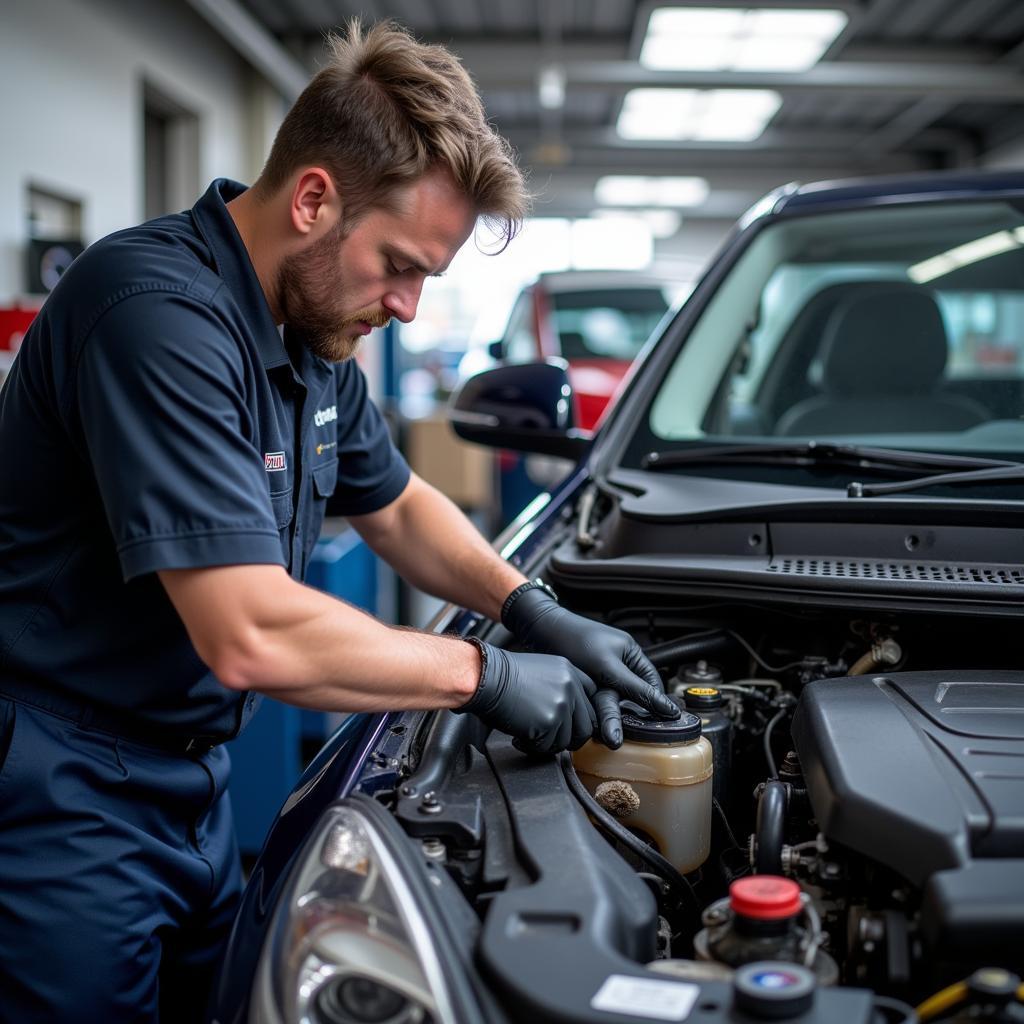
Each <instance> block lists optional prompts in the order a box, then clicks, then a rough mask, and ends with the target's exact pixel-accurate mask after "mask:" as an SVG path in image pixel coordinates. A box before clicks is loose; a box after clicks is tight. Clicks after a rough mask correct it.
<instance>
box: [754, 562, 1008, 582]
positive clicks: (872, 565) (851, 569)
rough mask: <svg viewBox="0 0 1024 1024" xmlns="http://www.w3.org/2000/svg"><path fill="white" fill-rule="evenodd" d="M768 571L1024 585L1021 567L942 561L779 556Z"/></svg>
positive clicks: (843, 576) (804, 574)
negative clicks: (949, 563) (881, 560)
mask: <svg viewBox="0 0 1024 1024" xmlns="http://www.w3.org/2000/svg"><path fill="white" fill-rule="evenodd" d="M768 571H769V572H777V573H783V574H786V575H790V576H831V577H839V578H845V579H851V578H852V579H872V580H913V581H917V582H922V583H988V584H995V585H997V586H1014V585H1016V586H1024V569H1008V568H1006V567H1005V566H994V565H943V564H942V563H941V562H868V561H860V560H852V559H839V558H780V559H778V560H776V561H773V562H772V563H771V564H770V565H769V566H768Z"/></svg>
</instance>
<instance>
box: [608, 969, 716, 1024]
mask: <svg viewBox="0 0 1024 1024" xmlns="http://www.w3.org/2000/svg"><path fill="white" fill-rule="evenodd" d="M699 995H700V986H699V985H691V984H690V983H689V982H685V981H657V980H655V979H654V978H631V977H630V976H629V975H628V974H612V975H611V976H609V977H608V978H606V979H605V982H604V984H603V985H602V986H601V987H600V988H599V989H598V990H597V992H596V993H595V994H594V998H593V999H591V1000H590V1005H591V1007H592V1008H593V1009H595V1010H605V1011H606V1012H608V1013H624V1014H626V1015H628V1016H630V1017H647V1018H648V1019H654V1020H686V1018H687V1017H688V1016H689V1015H690V1010H692V1009H693V1004H694V1003H695V1002H696V1001H697V996H699Z"/></svg>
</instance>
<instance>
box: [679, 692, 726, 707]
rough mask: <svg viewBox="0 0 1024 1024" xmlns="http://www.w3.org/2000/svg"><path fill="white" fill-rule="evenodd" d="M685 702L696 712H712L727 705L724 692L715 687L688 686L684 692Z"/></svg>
mask: <svg viewBox="0 0 1024 1024" xmlns="http://www.w3.org/2000/svg"><path fill="white" fill-rule="evenodd" d="M683 701H684V702H685V704H686V706H687V707H688V708H693V710H694V711H710V710H712V709H713V708H720V707H721V706H722V705H723V704H724V703H725V698H724V697H723V696H722V691H721V690H719V689H718V688H717V687H714V686H688V687H687V688H686V689H685V690H684V691H683Z"/></svg>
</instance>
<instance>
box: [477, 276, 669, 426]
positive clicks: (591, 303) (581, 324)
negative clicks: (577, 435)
mask: <svg viewBox="0 0 1024 1024" xmlns="http://www.w3.org/2000/svg"><path fill="white" fill-rule="evenodd" d="M677 290H678V285H672V284H670V283H669V282H667V281H664V280H661V279H659V278H657V277H654V276H652V275H649V274H643V273H639V272H631V271H624V270H615V271H611V270H608V271H583V270H579V271H577V270H569V271H562V272H557V273H549V274H541V275H540V277H538V278H537V280H536V281H534V282H533V283H532V284H529V285H527V286H526V287H525V288H524V289H523V290H522V291H521V292H520V293H519V296H518V298H517V299H516V301H515V304H514V305H513V307H512V312H511V314H510V315H509V318H508V323H507V324H506V325H505V330H504V333H503V334H502V336H501V338H500V339H499V340H498V341H495V342H492V343H491V344H490V346H488V351H489V353H490V357H491V359H493V360H500V361H503V362H510V363H526V362H531V361H533V360H536V359H543V358H546V357H548V356H559V357H561V358H562V359H565V360H566V361H567V362H568V364H569V379H570V381H571V383H572V387H573V392H574V394H575V399H576V406H577V407H576V422H577V423H578V424H579V426H580V427H582V428H583V429H585V430H590V429H592V428H593V427H594V426H595V425H596V424H597V422H598V420H599V419H600V418H601V414H602V413H603V412H604V410H605V408H606V407H607V405H608V402H609V400H610V399H611V397H612V395H613V394H614V393H615V389H616V388H617V387H618V385H619V382H620V381H621V380H622V378H623V377H624V376H625V374H626V371H627V370H628V369H629V367H630V364H631V363H632V362H633V359H634V358H635V356H636V354H637V353H638V352H639V351H640V349H641V348H642V347H643V344H644V342H645V341H647V339H648V337H650V335H651V332H652V331H653V330H654V328H655V327H656V326H657V325H658V322H659V321H660V320H661V318H662V317H663V316H664V315H665V313H666V312H667V311H668V308H669V305H670V304H671V301H672V300H673V299H674V292H675V291H677ZM465 363H466V365H465V366H464V367H462V368H460V369H465V370H466V372H467V373H468V372H476V371H478V370H481V369H485V368H486V365H483V364H482V361H481V360H480V359H479V353H477V354H476V359H475V360H473V359H467V360H466V361H465ZM473 363H475V365H471V364H473Z"/></svg>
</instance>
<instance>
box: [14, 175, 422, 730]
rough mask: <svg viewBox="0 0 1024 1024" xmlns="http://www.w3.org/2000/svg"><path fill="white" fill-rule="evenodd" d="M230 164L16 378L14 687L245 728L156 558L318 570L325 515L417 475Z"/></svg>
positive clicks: (145, 229)
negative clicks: (278, 261) (287, 312)
mask: <svg viewBox="0 0 1024 1024" xmlns="http://www.w3.org/2000/svg"><path fill="white" fill-rule="evenodd" d="M242 191H244V188H243V186H241V185H239V184H237V183H235V182H230V181H227V180H223V179H222V180H218V181H215V182H214V183H213V184H212V185H211V186H210V188H209V190H208V191H207V192H206V194H205V195H204V196H203V197H202V199H200V201H199V202H198V203H197V204H196V205H195V206H194V207H193V208H192V210H190V211H187V212H185V213H182V214H177V215H174V216H170V217H164V218H160V219H159V220H155V221H150V222H148V223H146V224H143V225H141V226H140V227H137V228H132V229H129V230H127V231H122V232H119V233H117V234H115V235H111V236H109V237H107V238H105V239H103V240H101V241H99V242H97V243H96V244H95V245H93V246H91V247H90V248H89V249H87V250H86V252H85V253H83V255H82V256H80V257H79V258H78V259H77V260H76V261H75V263H74V264H72V266H71V267H70V268H69V270H68V271H67V272H66V273H65V275H64V276H63V277H62V278H61V280H60V282H59V283H58V285H57V287H56V288H55V289H54V291H53V293H52V294H51V295H50V297H49V298H48V299H47V301H46V304H45V305H44V306H43V308H42V310H41V311H40V313H39V315H38V317H37V318H36V320H35V321H34V322H33V324H32V326H31V328H30V329H29V331H28V332H27V334H26V336H25V339H24V342H23V344H22V347H21V350H20V351H19V354H18V357H17V359H16V360H15V362H14V365H13V367H12V369H11V373H10V375H9V377H8V380H7V382H6V384H5V386H4V388H3V391H2V392H0V450H2V451H3V452H4V461H3V465H2V468H0V659H2V660H0V693H3V692H5V683H6V684H7V685H8V692H10V691H13V689H14V688H15V687H16V688H17V691H18V692H21V693H23V692H25V691H26V689H27V690H29V691H31V692H33V693H38V695H39V702H40V703H41V704H42V705H43V706H46V697H47V695H48V694H58V695H59V694H63V695H68V696H70V697H72V698H75V699H81V700H84V701H88V702H95V703H96V705H97V706H99V707H101V708H110V709H112V710H113V711H115V712H117V713H118V714H119V715H122V716H123V715H127V716H129V718H135V719H138V720H139V722H140V723H142V724H144V725H157V726H159V727H161V728H169V729H172V730H178V731H180V732H181V733H182V734H183V735H190V734H191V735H208V736H216V737H221V738H227V737H230V736H231V735H234V734H236V733H237V731H238V730H239V729H240V728H241V727H242V725H243V724H244V722H245V720H246V719H247V718H248V716H249V715H250V714H251V712H252V710H253V707H254V701H253V700H252V699H251V698H245V697H243V696H240V695H239V694H238V693H237V692H232V691H230V690H228V689H226V688H225V687H223V686H222V685H221V684H220V683H219V682H218V681H217V679H216V678H215V677H214V676H213V675H212V674H211V673H210V671H209V670H208V669H207V667H206V666H205V664H204V663H203V662H202V661H201V660H200V659H199V657H198V656H197V654H196V652H195V650H194V648H193V647H192V644H191V642H190V641H189V638H188V635H187V633H186V632H185V629H184V626H183V625H182V623H181V620H180V619H179V617H178V616H177V614H176V612H175V610H174V608H173V606H172V605H171V603H170V601H169V599H168V597H167V595H166V593H165V591H164V589H163V587H162V585H161V584H160V582H159V580H158V578H157V577H156V575H155V573H156V571H157V570H161V569H182V568H202V567H208V566H219V565H231V564H251V563H263V564H274V565H282V566H284V567H285V568H286V569H287V570H288V571H289V573H290V574H291V575H292V576H293V577H294V578H296V579H300V580H301V579H303V578H304V575H305V572H306V568H307V566H308V564H309V559H310V555H311V553H312V550H313V547H314V545H315V543H316V539H317V536H318V534H319V531H320V526H321V524H322V521H323V517H324V514H325V511H326V510H327V508H328V505H329V506H330V511H331V512H332V513H333V514H339V515H355V514H360V513H367V512H372V511H375V510H377V509H380V508H383V507H384V506H386V505H388V504H390V503H391V502H392V501H394V500H395V498H397V497H398V496H399V494H401V492H402V491H403V490H404V488H405V486H406V483H407V482H408V479H409V470H408V467H407V466H406V464H405V462H404V460H403V459H402V457H401V455H400V454H399V453H398V452H397V451H396V450H395V448H394V446H393V445H392V443H391V440H390V437H389V434H388V431H387V428H386V424H385V423H384V421H383V419H382V417H381V415H380V413H379V412H378V410H377V409H376V407H375V406H374V405H373V403H372V402H371V401H370V399H369V396H368V393H367V386H366V380H365V378H364V376H363V374H362V372H361V371H360V369H359V367H358V366H357V365H356V363H355V362H353V361H351V360H350V361H348V362H345V363H341V364H330V363H327V362H325V361H323V360H321V359H319V358H317V357H314V356H313V355H311V354H310V352H309V351H308V349H307V348H306V347H305V346H304V345H303V344H302V338H301V335H299V334H297V333H295V334H291V333H290V332H289V329H288V328H285V331H284V333H283V336H282V332H281V331H280V330H279V329H278V326H277V325H276V324H275V323H274V322H273V318H272V316H271V313H270V310H269V307H268V305H267V303H266V300H265V298H264V295H263V291H262V289H261V287H260V284H259V280H258V279H257V277H256V274H255V271H254V270H253V267H252V264H251V262H250V260H249V256H248V253H247V251H246V249H245V246H244V245H243V243H242V240H241V238H240V237H239V235H238V233H237V231H236V229H235V226H234V222H233V220H232V218H231V216H230V214H229V212H228V210H227V208H226V205H225V204H226V202H227V201H229V200H230V199H232V198H234V197H235V196H237V195H239V194H241V192H242Z"/></svg>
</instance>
